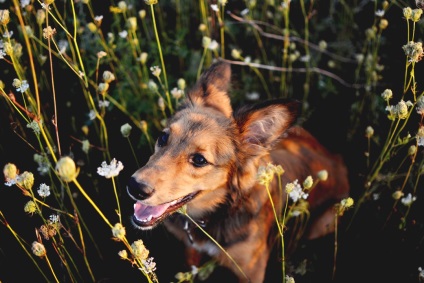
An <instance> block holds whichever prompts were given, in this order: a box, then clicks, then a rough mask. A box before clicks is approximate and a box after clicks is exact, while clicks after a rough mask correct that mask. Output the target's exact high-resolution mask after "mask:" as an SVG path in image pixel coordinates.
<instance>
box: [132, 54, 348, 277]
mask: <svg viewBox="0 0 424 283" xmlns="http://www.w3.org/2000/svg"><path fill="white" fill-rule="evenodd" d="M230 79H231V70H230V67H229V65H228V64H226V63H223V62H218V63H215V64H214V65H213V66H211V68H209V69H208V70H207V71H206V72H205V73H204V74H203V75H202V77H201V78H200V79H199V82H198V83H197V84H196V85H195V86H194V88H193V89H192V90H191V91H190V92H189V93H188V96H187V99H186V101H185V102H184V104H183V105H182V107H181V108H180V109H179V110H178V111H177V112H176V114H175V115H174V116H173V117H172V118H171V119H170V120H169V121H168V126H167V128H166V129H164V133H163V134H162V135H161V136H160V137H159V138H158V142H157V144H156V148H155V153H154V154H153V155H152V156H151V157H150V159H149V161H148V162H147V164H146V165H145V166H144V167H142V168H140V169H139V170H137V171H136V172H135V173H134V174H133V176H132V179H131V180H130V183H129V185H128V193H129V195H130V196H131V197H132V198H133V199H134V200H136V201H137V202H136V208H135V211H134V217H133V220H134V225H135V226H136V227H138V228H140V229H151V228H153V227H154V226H155V225H156V224H158V223H160V222H161V221H162V220H165V222H164V223H165V225H166V227H167V228H168V230H169V231H170V232H171V233H173V234H174V235H175V236H176V237H177V238H179V239H180V240H182V241H184V243H185V244H186V245H187V247H188V250H189V251H188V252H187V254H188V255H190V258H189V259H188V260H189V261H190V262H192V264H193V262H194V261H195V260H197V259H198V257H197V256H193V255H194V253H193V250H197V251H199V252H204V253H207V254H209V255H210V256H212V257H214V258H216V259H217V260H218V262H219V263H220V264H222V265H223V266H226V267H228V268H229V269H230V270H232V271H233V272H234V273H235V274H236V275H237V276H238V277H239V279H240V282H253V283H260V282H263V280H264V276H265V269H266V264H267V262H268V258H269V254H270V251H271V248H272V245H271V243H273V241H272V239H273V238H275V237H276V235H275V234H273V233H274V232H275V231H276V229H275V218H274V214H273V211H272V206H271V203H270V200H269V197H268V193H267V191H266V190H265V187H264V186H263V185H260V184H258V182H257V172H258V167H259V166H266V165H267V164H268V163H273V164H281V165H282V166H283V168H284V170H285V173H284V174H283V175H282V177H283V181H282V182H283V186H285V184H287V183H288V182H293V181H294V180H295V179H298V180H299V182H302V181H303V180H304V179H305V178H306V177H307V176H309V175H311V176H314V177H315V176H316V173H317V172H318V171H320V170H323V169H325V170H327V171H328V175H329V178H328V180H327V181H325V182H320V183H319V184H318V186H317V187H316V188H314V189H313V190H312V192H311V193H310V196H309V199H308V201H309V203H310V210H311V213H312V217H313V218H312V219H313V221H312V223H311V224H310V225H309V227H310V229H309V230H308V231H307V235H306V237H309V238H315V237H320V236H323V235H325V234H328V233H331V232H333V231H334V227H333V226H332V223H333V221H332V220H333V217H334V213H333V211H332V205H333V204H334V203H335V202H338V201H340V199H342V198H344V197H346V196H348V192H349V185H348V179H347V170H346V168H345V166H344V164H343V162H342V160H341V159H340V158H339V157H337V156H333V155H332V154H331V153H329V152H328V151H327V150H326V149H325V148H324V147H323V146H321V145H320V144H319V143H318V141H317V140H316V139H315V138H314V137H312V136H311V135H310V134H309V133H308V132H306V131H305V130H304V129H302V128H300V127H292V125H293V124H294V123H295V120H296V114H297V109H298V103H297V102H294V101H282V100H276V101H272V102H265V103H263V104H261V105H258V106H253V107H246V108H244V109H241V110H239V111H236V112H233V109H232V107H231V104H230V98H229V95H228V93H227V92H228V88H229V84H230ZM203 161H205V163H203ZM270 190H271V195H272V198H273V202H274V204H275V206H276V208H277V210H278V211H279V213H281V210H282V207H283V205H284V201H285V199H286V197H285V196H284V195H280V191H279V190H278V188H277V183H276V180H274V181H273V183H272V184H271V186H270ZM171 204H172V205H171ZM182 205H186V209H187V213H188V214H189V215H190V216H191V217H192V218H193V219H195V221H196V222H197V223H199V225H202V226H203V227H204V229H205V230H206V231H207V232H208V233H209V234H210V235H211V236H212V237H214V239H215V240H216V241H218V242H219V243H220V244H221V245H222V246H223V247H224V248H225V249H226V251H227V252H228V253H229V254H230V255H231V257H232V258H233V259H234V260H235V261H236V262H237V264H238V266H239V267H240V268H241V269H242V270H243V272H244V274H242V273H241V272H240V271H239V270H238V268H237V267H236V266H235V265H234V263H233V262H232V261H231V260H230V259H229V258H228V257H227V256H226V255H225V254H224V253H223V252H222V251H220V250H219V248H218V247H217V246H216V245H215V244H214V243H213V242H211V241H210V239H209V238H208V237H207V236H205V235H204V234H203V233H202V232H201V231H200V230H199V229H198V228H197V227H196V225H194V224H193V223H191V222H190V221H189V220H187V218H186V217H185V216H184V215H182V214H179V213H174V212H176V211H177V209H178V208H179V207H181V206H182ZM165 208H166V211H165V212H164V210H165ZM158 211H161V213H163V214H160V213H159V212H158ZM314 213H315V214H314Z"/></svg>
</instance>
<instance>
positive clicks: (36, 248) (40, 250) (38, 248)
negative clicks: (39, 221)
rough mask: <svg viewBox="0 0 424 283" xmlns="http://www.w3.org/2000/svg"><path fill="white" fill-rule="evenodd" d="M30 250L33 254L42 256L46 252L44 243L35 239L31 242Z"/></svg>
mask: <svg viewBox="0 0 424 283" xmlns="http://www.w3.org/2000/svg"><path fill="white" fill-rule="evenodd" d="M31 250H32V253H33V254H35V255H36V256H38V257H43V256H45V255H46V253H47V252H46V248H45V247H44V245H43V244H42V243H39V242H37V241H34V242H33V243H32V247H31Z"/></svg>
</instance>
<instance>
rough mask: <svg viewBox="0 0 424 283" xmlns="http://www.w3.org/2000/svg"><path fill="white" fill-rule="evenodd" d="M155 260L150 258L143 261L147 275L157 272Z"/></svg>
mask: <svg viewBox="0 0 424 283" xmlns="http://www.w3.org/2000/svg"><path fill="white" fill-rule="evenodd" d="M153 260H154V258H153V257H149V258H148V259H146V260H143V261H142V262H143V265H144V270H145V271H146V273H153V272H154V271H155V270H156V262H154V261H153Z"/></svg>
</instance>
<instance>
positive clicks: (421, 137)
mask: <svg viewBox="0 0 424 283" xmlns="http://www.w3.org/2000/svg"><path fill="white" fill-rule="evenodd" d="M416 138H417V145H418V146H424V126H420V128H419V129H418V132H417V135H416Z"/></svg>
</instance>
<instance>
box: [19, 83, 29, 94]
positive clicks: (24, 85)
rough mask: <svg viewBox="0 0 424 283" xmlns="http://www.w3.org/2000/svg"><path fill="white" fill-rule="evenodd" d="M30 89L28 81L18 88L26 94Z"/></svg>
mask: <svg viewBox="0 0 424 283" xmlns="http://www.w3.org/2000/svg"><path fill="white" fill-rule="evenodd" d="M28 88H29V84H28V82H27V81H26V80H23V81H22V82H21V85H20V86H19V87H17V88H16V90H17V91H19V92H21V93H24V92H25V91H26V90H27V89H28Z"/></svg>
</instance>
